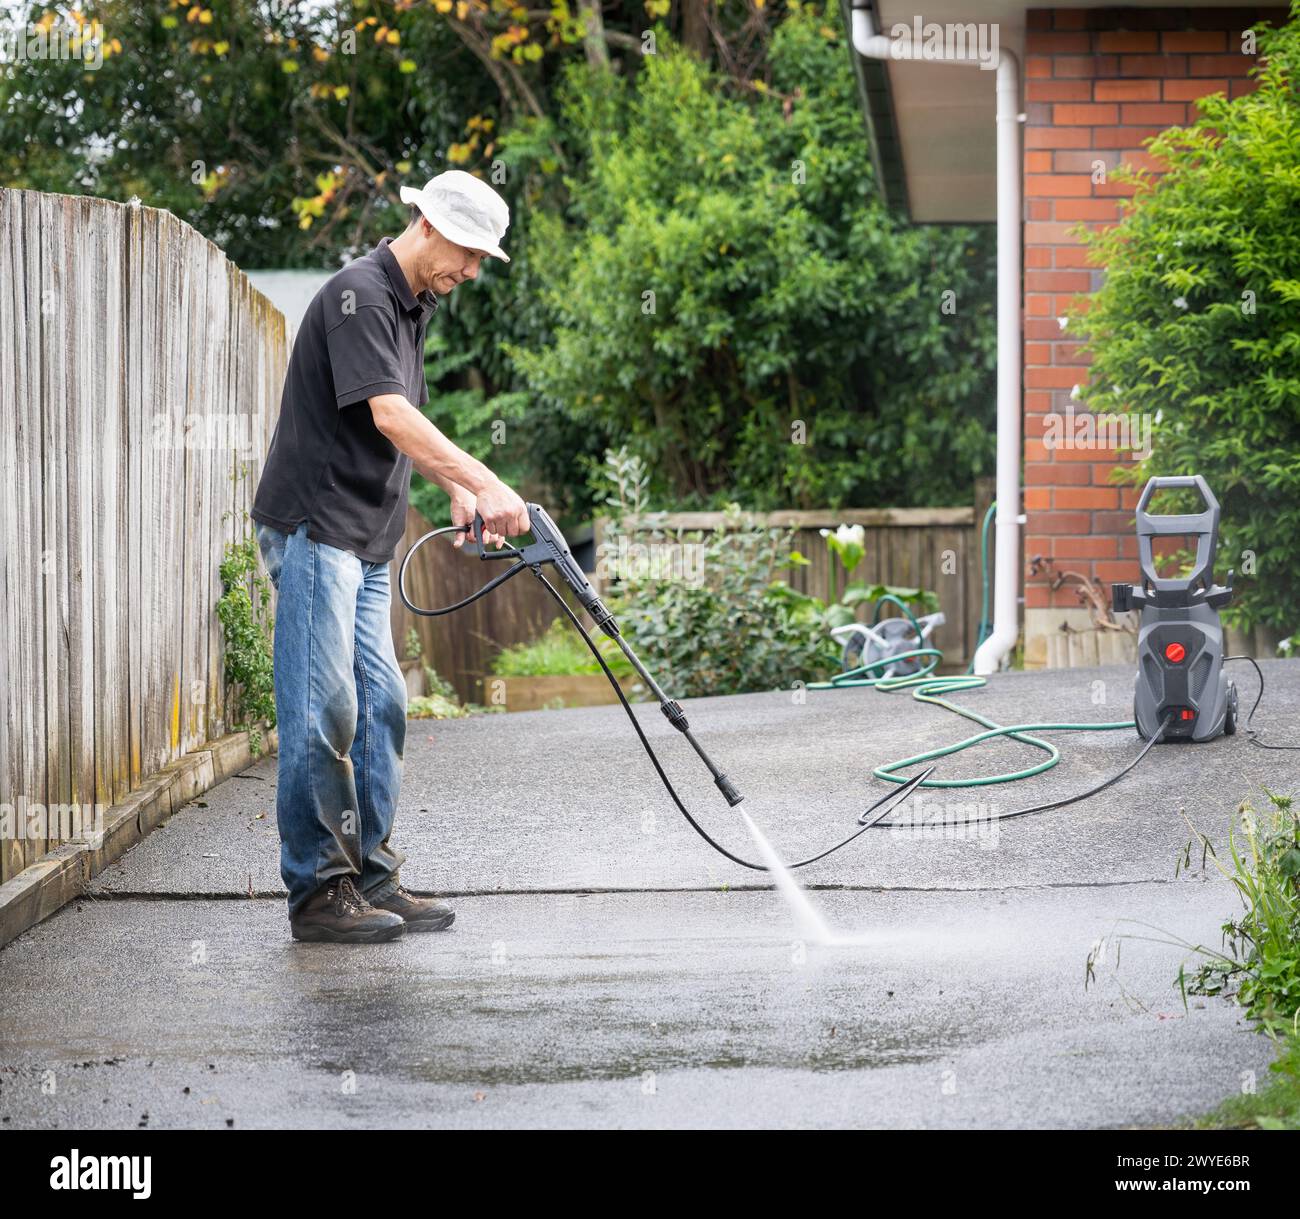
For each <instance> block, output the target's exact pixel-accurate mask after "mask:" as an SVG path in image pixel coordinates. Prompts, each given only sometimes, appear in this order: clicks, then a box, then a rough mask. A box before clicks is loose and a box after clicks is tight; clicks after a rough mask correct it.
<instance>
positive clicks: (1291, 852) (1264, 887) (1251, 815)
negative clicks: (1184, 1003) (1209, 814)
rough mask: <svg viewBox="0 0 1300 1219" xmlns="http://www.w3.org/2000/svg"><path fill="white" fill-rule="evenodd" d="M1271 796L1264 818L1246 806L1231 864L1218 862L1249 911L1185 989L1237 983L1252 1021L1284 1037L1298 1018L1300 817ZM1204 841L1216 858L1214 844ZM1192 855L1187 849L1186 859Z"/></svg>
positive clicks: (1286, 799) (1215, 989)
mask: <svg viewBox="0 0 1300 1219" xmlns="http://www.w3.org/2000/svg"><path fill="white" fill-rule="evenodd" d="M1267 795H1268V798H1269V808H1268V809H1266V810H1265V811H1264V812H1263V813H1257V812H1256V811H1255V810H1254V809H1252V808H1251V807H1250V806H1249V805H1243V806H1242V808H1241V813H1240V825H1241V833H1240V837H1238V836H1237V834H1236V833H1235V832H1234V833H1233V834H1232V835H1230V837H1229V843H1228V852H1229V861H1230V866H1229V864H1224V863H1221V862H1220V861H1219V860H1218V859H1217V857H1215V858H1214V863H1215V866H1216V867H1217V868H1218V869H1219V871H1220V872H1222V873H1223V874H1224V875H1225V876H1226V877H1227V878H1228V879H1229V880H1231V881H1232V883H1233V885H1234V886H1235V888H1236V890H1237V893H1238V895H1239V896H1240V897H1241V900H1242V905H1243V906H1244V908H1245V909H1244V913H1243V914H1242V915H1241V916H1240V917H1239V918H1235V919H1229V920H1228V921H1227V922H1226V923H1224V924H1223V938H1224V950H1223V951H1222V952H1214V953H1207V955H1208V956H1209V960H1208V961H1207V962H1206V963H1205V964H1204V965H1202V966H1201V967H1200V968H1199V969H1198V970H1197V972H1196V974H1195V975H1194V976H1193V977H1192V978H1191V980H1190V981H1189V982H1188V983H1187V990H1188V991H1190V992H1191V993H1192V994H1202V995H1215V994H1220V993H1222V992H1224V991H1225V990H1227V989H1229V988H1230V987H1232V986H1234V985H1235V986H1236V988H1237V996H1238V998H1239V1000H1240V1001H1241V1003H1242V1005H1243V1006H1244V1007H1245V1008H1246V1012H1247V1015H1248V1016H1250V1018H1251V1019H1252V1020H1256V1021H1259V1022H1260V1023H1261V1024H1262V1025H1263V1027H1264V1028H1265V1029H1266V1030H1268V1031H1269V1032H1273V1033H1286V1032H1289V1031H1292V1026H1293V1024H1294V1022H1295V1021H1296V1019H1297V1017H1300V817H1297V814H1296V810H1295V808H1294V807H1293V806H1292V800H1291V797H1290V796H1279V795H1275V794H1274V793H1272V792H1268V793H1267ZM1200 842H1201V848H1202V850H1203V851H1204V852H1205V853H1206V855H1207V856H1214V849H1213V847H1212V846H1211V845H1210V843H1209V841H1208V840H1207V839H1205V838H1204V837H1203V836H1200ZM1190 853H1191V847H1190V846H1189V847H1188V850H1187V852H1186V854H1185V855H1184V859H1188V858H1190ZM1203 951H1204V950H1203Z"/></svg>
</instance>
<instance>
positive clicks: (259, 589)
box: [216, 513, 275, 754]
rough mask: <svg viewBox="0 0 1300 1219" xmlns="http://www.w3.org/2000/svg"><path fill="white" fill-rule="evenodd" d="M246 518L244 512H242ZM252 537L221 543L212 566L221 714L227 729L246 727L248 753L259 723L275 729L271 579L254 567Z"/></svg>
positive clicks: (255, 744)
mask: <svg viewBox="0 0 1300 1219" xmlns="http://www.w3.org/2000/svg"><path fill="white" fill-rule="evenodd" d="M244 515H245V518H246V519H247V513H245V514H244ZM258 555H259V551H258V546H257V540H256V539H255V538H253V537H251V536H246V537H244V538H242V539H241V540H239V541H237V542H229V543H227V545H226V549H225V554H224V557H223V558H222V560H221V563H220V564H219V565H218V573H219V575H220V578H221V590H222V591H221V597H220V599H219V600H218V601H217V605H216V614H217V621H218V622H219V623H220V624H221V637H222V654H223V676H224V678H225V683H226V718H227V719H228V720H229V722H230V727H231V728H232V729H237V730H247V732H248V738H249V744H250V746H251V748H252V751H253V753H254V754H257V753H258V752H260V750H261V747H262V731H261V729H262V725H263V724H266V725H268V726H269V727H271V728H274V727H275V668H274V664H273V652H274V648H273V644H272V634H273V632H274V622H273V621H272V617H271V608H270V607H271V582H270V581H269V580H268V579H267V578H266V576H264V575H262V574H261V571H260V569H259V566H258Z"/></svg>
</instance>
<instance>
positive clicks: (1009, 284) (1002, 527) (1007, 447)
mask: <svg viewBox="0 0 1300 1219" xmlns="http://www.w3.org/2000/svg"><path fill="white" fill-rule="evenodd" d="M852 16H853V20H852V37H853V48H854V50H855V51H856V52H857V53H858V54H859V55H862V56H864V57H866V58H867V59H880V60H888V59H914V60H926V61H928V62H934V63H944V64H955V65H957V66H959V67H973V68H978V67H979V66H980V63H981V61H980V60H979V59H976V58H971V57H955V56H948V57H943V58H941V57H937V56H934V55H927V54H925V51H924V48H923V47H922V46H920V45H917V43H916V42H915V41H914V40H907V41H902V40H900V41H897V42H896V41H895V40H894V39H891V38H889V37H887V36H885V35H884V34H878V33H876V29H875V21H874V20H873V17H872V10H871V5H870V0H853V14H852ZM996 91H997V111H996V113H997V125H998V128H997V158H998V160H997V226H998V265H997V271H998V307H997V327H998V370H997V404H998V460H997V502H998V512H997V525H996V533H995V536H996V539H997V542H996V550H995V554H994V571H993V633H992V634H991V635H990V636H989V637H988V638H987V639H986V640H985V641H984V642H983V643H982V644H981V645H980V646H979V648H978V649H977V651H976V652H975V668H974V671H975V672H976V673H977V674H981V675H987V674H989V673H993V672H995V671H996V670H997V669H998V668H1000V667H1002V666H1003V665H1004V664H1005V662H1006V658H1007V656H1008V655H1009V654H1010V653H1011V651H1012V649H1013V648H1014V647H1015V646H1016V640H1017V638H1018V637H1019V635H1020V529H1021V526H1022V525H1023V524H1024V523H1025V518H1024V516H1023V515H1022V514H1021V511H1020V502H1021V500H1020V464H1021V437H1022V435H1023V430H1024V421H1023V419H1022V416H1021V392H1020V391H1021V386H1020V370H1021V358H1022V355H1023V351H1022V348H1021V333H1020V291H1021V284H1020V266H1021V232H1020V211H1021V196H1020V187H1021V164H1022V162H1021V154H1020V124H1021V123H1022V122H1023V121H1024V115H1023V114H1021V113H1020V68H1019V64H1018V63H1017V62H1016V57H1015V55H1013V54H1012V53H1011V52H1010V51H1008V50H1006V49H1005V48H1000V49H999V51H998V66H997V79H996Z"/></svg>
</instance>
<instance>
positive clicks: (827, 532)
mask: <svg viewBox="0 0 1300 1219" xmlns="http://www.w3.org/2000/svg"><path fill="white" fill-rule="evenodd" d="M817 532H818V533H820V534H821V535H822V537H824V538H828V537H830V536H831V531H830V530H829V529H819V530H817Z"/></svg>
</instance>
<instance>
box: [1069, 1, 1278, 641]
mask: <svg viewBox="0 0 1300 1219" xmlns="http://www.w3.org/2000/svg"><path fill="white" fill-rule="evenodd" d="M1292 14H1293V18H1292V20H1291V22H1290V23H1289V24H1288V25H1287V26H1285V27H1284V28H1283V29H1281V30H1278V31H1273V32H1264V33H1261V35H1260V38H1259V47H1260V51H1261V53H1262V55H1263V56H1265V59H1264V61H1263V67H1262V69H1257V71H1258V75H1259V87H1258V89H1257V91H1256V92H1254V93H1251V94H1248V95H1246V96H1243V97H1239V98H1237V99H1236V100H1234V101H1228V100H1227V99H1226V98H1224V97H1223V96H1222V95H1216V96H1214V97H1211V98H1207V99H1205V100H1204V101H1202V102H1200V103H1198V105H1199V108H1200V110H1201V115H1202V117H1201V118H1200V119H1199V120H1198V121H1197V122H1195V123H1194V124H1192V125H1191V126H1189V127H1175V128H1172V129H1170V130H1169V131H1166V132H1164V133H1162V134H1161V135H1159V136H1157V137H1155V138H1154V139H1153V140H1152V141H1151V142H1150V149H1151V151H1152V152H1153V153H1154V154H1156V155H1157V156H1158V157H1160V158H1161V159H1162V160H1163V161H1164V162H1165V163H1166V164H1167V165H1168V167H1169V172H1168V173H1166V174H1164V175H1163V176H1160V177H1157V178H1152V177H1151V176H1150V175H1148V174H1146V173H1144V172H1139V173H1127V174H1123V175H1117V176H1120V177H1123V178H1126V179H1127V180H1130V181H1136V182H1137V183H1138V192H1137V195H1136V196H1135V198H1134V200H1133V202H1132V205H1131V206H1130V207H1129V208H1128V209H1127V210H1126V211H1125V213H1124V215H1123V217H1122V219H1121V222H1120V223H1119V224H1118V225H1117V226H1115V227H1114V228H1112V229H1110V230H1108V231H1106V232H1103V233H1100V234H1097V235H1094V236H1093V237H1091V238H1090V245H1091V247H1092V252H1093V254H1094V256H1095V258H1096V260H1097V261H1099V262H1101V263H1102V264H1104V265H1105V267H1106V281H1105V284H1104V285H1103V287H1102V288H1101V289H1100V290H1099V291H1098V292H1096V293H1095V294H1094V295H1093V296H1092V297H1091V299H1090V300H1089V301H1088V302H1087V303H1086V308H1084V307H1083V306H1082V305H1081V307H1080V309H1078V310H1076V311H1075V313H1074V316H1073V319H1072V321H1071V324H1070V329H1071V332H1072V333H1079V334H1081V335H1083V336H1084V337H1085V338H1086V339H1087V346H1088V348H1089V349H1090V350H1091V351H1092V353H1093V363H1092V366H1091V370H1090V373H1089V381H1088V385H1087V386H1086V387H1085V389H1084V391H1083V396H1084V400H1085V401H1086V402H1087V403H1088V405H1089V406H1090V407H1091V408H1092V409H1094V410H1097V411H1102V410H1105V411H1113V412H1119V411H1124V410H1128V411H1133V412H1145V413H1148V414H1149V415H1150V416H1152V417H1153V418H1154V419H1155V426H1154V429H1153V444H1152V452H1151V456H1150V458H1149V459H1148V460H1147V461H1145V462H1143V463H1142V465H1141V467H1140V469H1138V470H1137V472H1136V476H1137V477H1138V478H1140V479H1143V480H1144V479H1145V478H1146V477H1147V476H1149V475H1152V474H1192V473H1199V474H1203V475H1204V476H1205V478H1206V480H1207V482H1208V483H1209V484H1210V487H1211V488H1212V489H1213V491H1214V493H1215V495H1216V496H1217V497H1218V499H1219V501H1220V503H1221V504H1222V505H1223V524H1222V540H1223V545H1222V548H1221V550H1220V553H1221V555H1222V556H1223V563H1222V567H1223V568H1224V569H1226V568H1227V567H1235V568H1236V569H1237V572H1238V575H1239V577H1240V576H1241V575H1242V572H1243V566H1244V564H1243V561H1242V555H1243V552H1246V551H1250V552H1253V554H1254V555H1255V556H1257V558H1256V562H1255V563H1254V564H1252V565H1251V566H1254V567H1255V570H1254V572H1253V574H1251V573H1250V571H1249V569H1247V572H1246V578H1244V579H1239V581H1238V589H1239V596H1238V597H1237V598H1236V604H1237V607H1238V618H1239V620H1240V621H1241V622H1242V623H1243V624H1244V625H1246V626H1252V625H1254V624H1256V623H1260V624H1263V625H1265V626H1269V627H1274V628H1279V629H1283V630H1285V629H1287V628H1289V627H1291V626H1293V625H1295V624H1296V619H1297V608H1296V607H1297V606H1300V461H1297V459H1296V453H1297V452H1300V159H1298V158H1297V155H1296V150H1297V148H1300V92H1297V88H1296V81H1297V79H1298V78H1300V16H1297V14H1300V6H1296V7H1293V9H1292Z"/></svg>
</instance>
